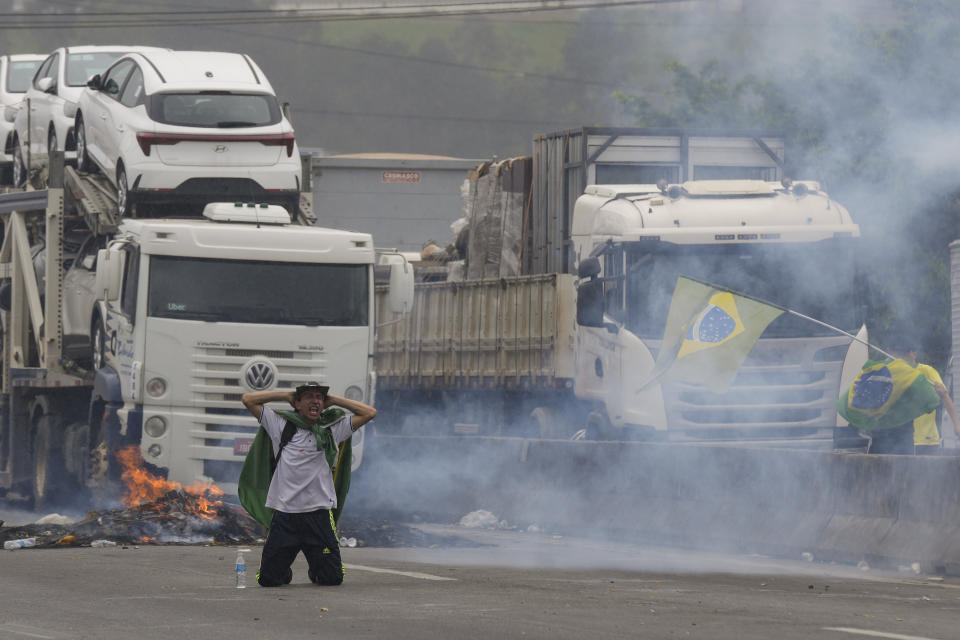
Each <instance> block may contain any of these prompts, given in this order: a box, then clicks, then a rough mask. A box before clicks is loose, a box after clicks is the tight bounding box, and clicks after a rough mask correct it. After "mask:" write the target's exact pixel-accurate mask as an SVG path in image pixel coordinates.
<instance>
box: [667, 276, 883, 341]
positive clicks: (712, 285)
mask: <svg viewBox="0 0 960 640" xmlns="http://www.w3.org/2000/svg"><path fill="white" fill-rule="evenodd" d="M680 277H681V278H686V279H687V280H693V281H694V282H699V283H700V284H702V285H704V286H707V287H712V288H714V289H718V290H720V291H727V292H729V293H732V294H734V295H737V296H741V297H743V298H747V299H749V300H753V301H754V302H759V303H761V304H765V305H768V306H771V307H776V308H777V309H782V310H783V311H784V313H789V314H791V315H794V316H797V317H798V318H802V319H804V320H809V321H810V322H812V323H814V324H818V325H820V326H821V327H825V328H827V329H830V330H831V331H836V332H837V333H840V334H843V335H845V336H847V337H848V338H850V339H852V340H854V341H855V342H859V343H860V344H864V345H866V346H867V347H869V348H871V349H873V350H874V351H877V352H879V353H882V354H883V355H885V356H887V357H888V358H890V359H896V356H894V355H892V354H889V353H887V352H886V351H884V350H883V349H881V348H880V347H877V346H874V345H872V344H870V343H869V342H867V341H866V340H861V339H860V338H858V337H857V336H855V335H853V334H852V333H847V332H846V331H844V330H843V329H841V328H839V327H835V326H833V325H832V324H827V323H826V322H824V321H822V320H817V319H816V318H811V317H810V316H807V315H804V314H802V313H800V312H799V311H794V310H793V309H788V308H787V307H784V306H783V305H779V304H776V303H774V302H770V301H769V300H764V299H763V298H758V297H756V296H752V295H750V294H748V293H743V292H741V291H737V290H735V289H730V288H728V287H721V286H720V285H718V284H713V283H712V282H707V281H705V280H700V279H698V278H691V277H690V276H680Z"/></svg>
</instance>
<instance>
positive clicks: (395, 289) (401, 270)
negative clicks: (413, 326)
mask: <svg viewBox="0 0 960 640" xmlns="http://www.w3.org/2000/svg"><path fill="white" fill-rule="evenodd" d="M387 301H388V303H389V305H390V311H393V312H394V313H410V310H411V309H413V265H412V264H410V263H409V262H407V261H406V260H399V261H396V262H392V263H391V264H390V290H389V293H388V295H387Z"/></svg>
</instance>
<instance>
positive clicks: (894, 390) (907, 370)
mask: <svg viewBox="0 0 960 640" xmlns="http://www.w3.org/2000/svg"><path fill="white" fill-rule="evenodd" d="M900 342H903V340H901V341H900ZM908 351H909V347H908V346H905V345H903V344H897V345H894V348H893V349H891V350H890V353H886V352H884V355H888V356H891V357H890V358H888V359H885V360H882V361H873V360H868V361H867V362H866V364H864V366H863V368H862V369H861V370H860V373H859V374H858V375H857V377H856V378H855V379H854V381H853V384H852V385H850V388H849V389H848V390H847V391H846V392H844V393H843V395H841V396H840V399H839V400H838V401H837V412H838V413H839V414H840V416H841V417H842V418H844V419H845V420H846V421H847V422H849V423H850V424H851V425H852V426H854V427H856V428H858V429H860V431H861V432H863V433H864V434H865V435H867V437H868V438H870V444H869V445H868V447H867V453H885V454H908V455H912V454H914V453H916V449H915V446H914V438H915V426H914V421H915V420H916V419H917V418H920V417H921V416H924V415H925V414H930V413H932V412H935V411H936V409H937V407H939V406H940V403H941V398H942V397H944V396H946V388H944V387H943V384H942V383H941V384H940V385H939V386H940V388H941V390H942V391H940V390H937V389H935V388H934V385H932V384H931V383H930V381H929V380H928V379H927V378H926V377H925V376H924V374H923V372H922V371H921V370H920V369H919V368H918V367H917V366H916V364H915V363H912V362H910V361H909V360H908V359H906V358H905V357H904V356H905V354H907V353H908ZM938 377H939V376H938ZM950 406H951V407H952V406H953V403H952V402H951V403H950ZM953 413H954V414H956V412H955V411H954V412H953ZM934 428H936V425H934Z"/></svg>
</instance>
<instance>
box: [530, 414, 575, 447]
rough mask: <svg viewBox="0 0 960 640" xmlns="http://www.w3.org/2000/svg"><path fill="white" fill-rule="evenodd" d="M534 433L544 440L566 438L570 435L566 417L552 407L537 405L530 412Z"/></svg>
mask: <svg viewBox="0 0 960 640" xmlns="http://www.w3.org/2000/svg"><path fill="white" fill-rule="evenodd" d="M530 421H531V422H532V424H533V430H534V433H535V434H537V435H539V436H540V438H541V439H543V440H566V439H567V438H569V437H570V433H569V432H570V429H569V428H568V427H567V420H566V417H565V416H564V415H563V414H561V413H560V412H559V411H557V410H555V409H553V408H550V407H537V408H535V409H534V410H533V411H531V412H530Z"/></svg>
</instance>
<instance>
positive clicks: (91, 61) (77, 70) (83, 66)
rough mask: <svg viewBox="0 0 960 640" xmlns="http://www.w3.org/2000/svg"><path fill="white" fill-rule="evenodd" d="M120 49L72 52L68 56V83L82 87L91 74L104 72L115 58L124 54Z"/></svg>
mask: <svg viewBox="0 0 960 640" xmlns="http://www.w3.org/2000/svg"><path fill="white" fill-rule="evenodd" d="M122 55H123V53H122V52H120V51H98V52H96V53H71V54H70V55H68V56H67V73H66V76H67V85H68V86H71V87H82V86H83V85H85V84H86V83H87V80H89V79H90V77H91V76H94V75H96V74H98V73H102V72H103V70H104V69H106V68H107V67H109V66H110V65H111V64H112V63H113V61H114V60H116V59H117V58H119V57H120V56H122Z"/></svg>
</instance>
